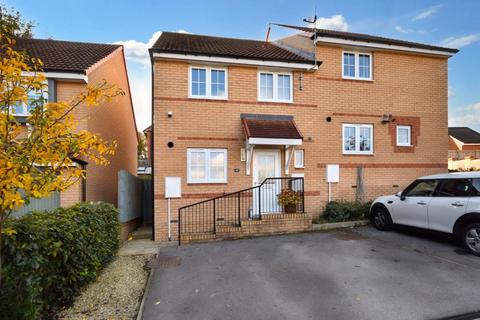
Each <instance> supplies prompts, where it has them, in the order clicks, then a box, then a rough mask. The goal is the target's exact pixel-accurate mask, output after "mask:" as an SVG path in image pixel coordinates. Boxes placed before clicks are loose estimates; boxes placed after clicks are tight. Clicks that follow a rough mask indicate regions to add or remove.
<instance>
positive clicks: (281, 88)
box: [258, 71, 293, 102]
mask: <svg viewBox="0 0 480 320" xmlns="http://www.w3.org/2000/svg"><path fill="white" fill-rule="evenodd" d="M292 81H293V80H292V74H290V73H277V72H264V71H262V72H260V73H259V75H258V100H259V101H278V102H292V95H293V91H292V88H293V84H292Z"/></svg>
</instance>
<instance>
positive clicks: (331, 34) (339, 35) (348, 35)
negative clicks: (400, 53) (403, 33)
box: [276, 24, 459, 53]
mask: <svg viewBox="0 0 480 320" xmlns="http://www.w3.org/2000/svg"><path fill="white" fill-rule="evenodd" d="M276 25H278V26H281V27H285V28H290V29H295V30H300V31H303V32H309V33H312V34H313V29H312V28H309V27H299V26H292V25H288V24H276ZM317 37H325V38H335V39H344V40H353V41H365V42H372V43H381V44H387V45H396V46H402V47H408V48H416V49H425V50H435V51H444V52H448V53H457V52H458V51H459V50H458V49H453V48H445V47H440V46H434V45H430V44H424V43H418V42H411V41H405V40H399V39H391V38H385V37H379V36H373V35H369V34H363V33H354V32H345V31H335V30H327V29H317Z"/></svg>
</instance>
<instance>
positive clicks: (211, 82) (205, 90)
mask: <svg viewBox="0 0 480 320" xmlns="http://www.w3.org/2000/svg"><path fill="white" fill-rule="evenodd" d="M227 87H228V80H227V70H226V69H222V68H211V67H191V68H190V86H189V96H190V97H191V98H206V99H226V98H227V96H228V94H227V92H228V90H227Z"/></svg>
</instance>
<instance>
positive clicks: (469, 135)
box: [448, 127, 480, 143]
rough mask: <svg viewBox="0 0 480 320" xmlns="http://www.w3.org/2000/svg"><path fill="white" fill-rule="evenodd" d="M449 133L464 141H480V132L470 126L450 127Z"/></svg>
mask: <svg viewBox="0 0 480 320" xmlns="http://www.w3.org/2000/svg"><path fill="white" fill-rule="evenodd" d="M448 135H449V136H452V137H454V138H455V139H457V140H459V141H461V142H463V143H480V133H478V132H477V131H475V130H473V129H470V128H469V127H449V128H448Z"/></svg>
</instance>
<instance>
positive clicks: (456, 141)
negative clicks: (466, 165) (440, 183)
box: [448, 127, 480, 160]
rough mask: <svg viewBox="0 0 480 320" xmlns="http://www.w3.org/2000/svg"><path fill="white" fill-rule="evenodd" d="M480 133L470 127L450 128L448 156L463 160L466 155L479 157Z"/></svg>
mask: <svg viewBox="0 0 480 320" xmlns="http://www.w3.org/2000/svg"><path fill="white" fill-rule="evenodd" d="M479 155H480V133H478V132H477V131H475V130H473V129H471V128H468V127H450V128H448V157H449V158H451V159H452V160H459V159H460V160H461V159H464V158H465V157H471V158H479Z"/></svg>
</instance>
